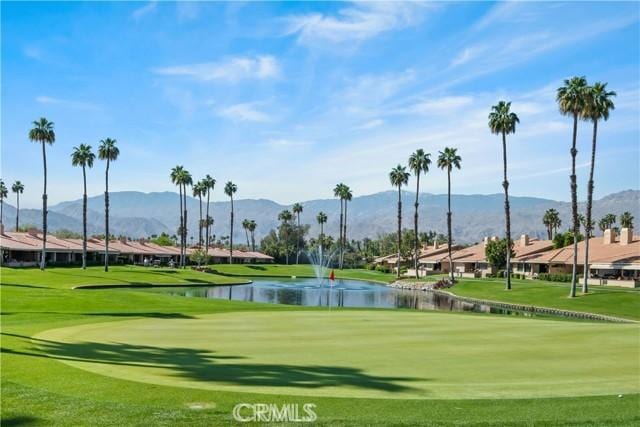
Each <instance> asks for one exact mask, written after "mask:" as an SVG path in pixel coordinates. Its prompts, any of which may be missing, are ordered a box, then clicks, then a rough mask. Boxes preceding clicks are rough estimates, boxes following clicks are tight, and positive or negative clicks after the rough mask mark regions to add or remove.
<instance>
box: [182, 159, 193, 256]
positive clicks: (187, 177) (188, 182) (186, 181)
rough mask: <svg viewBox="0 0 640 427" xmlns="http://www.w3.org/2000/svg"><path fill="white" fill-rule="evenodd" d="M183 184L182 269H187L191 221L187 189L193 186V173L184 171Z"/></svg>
mask: <svg viewBox="0 0 640 427" xmlns="http://www.w3.org/2000/svg"><path fill="white" fill-rule="evenodd" d="M181 182H182V197H183V202H182V208H183V209H184V228H183V229H182V233H183V234H184V239H183V240H182V245H183V253H184V256H183V258H182V268H187V236H188V232H189V226H188V224H189V221H188V219H187V213H188V210H187V187H189V186H192V185H193V177H192V176H191V173H189V171H187V170H185V171H183V173H182V175H181Z"/></svg>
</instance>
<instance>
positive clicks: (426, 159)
mask: <svg viewBox="0 0 640 427" xmlns="http://www.w3.org/2000/svg"><path fill="white" fill-rule="evenodd" d="M429 165H431V154H430V153H425V152H424V150H423V149H422V148H419V149H417V150H416V151H415V152H414V153H412V154H411V156H409V169H410V170H411V172H413V174H414V175H415V177H416V201H415V203H414V207H415V209H416V210H415V212H414V214H413V232H414V239H415V249H414V250H415V256H414V258H413V268H414V269H415V271H416V279H418V278H419V277H420V276H419V274H418V258H419V257H420V236H419V235H418V206H419V202H418V197H419V195H420V175H422V174H423V173H425V174H426V173H427V172H429Z"/></svg>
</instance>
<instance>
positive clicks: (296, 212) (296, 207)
mask: <svg viewBox="0 0 640 427" xmlns="http://www.w3.org/2000/svg"><path fill="white" fill-rule="evenodd" d="M303 209H304V208H303V207H302V205H301V204H300V203H294V205H293V207H292V208H291V210H292V211H293V214H294V215H295V216H296V221H297V222H298V230H297V231H296V264H299V263H300V238H301V237H302V236H301V235H300V231H301V230H300V214H301V213H302V211H303Z"/></svg>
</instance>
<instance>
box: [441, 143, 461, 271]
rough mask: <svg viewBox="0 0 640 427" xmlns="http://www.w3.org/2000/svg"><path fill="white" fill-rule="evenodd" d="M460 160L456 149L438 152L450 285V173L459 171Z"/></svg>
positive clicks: (451, 263) (451, 261) (451, 266)
mask: <svg viewBox="0 0 640 427" xmlns="http://www.w3.org/2000/svg"><path fill="white" fill-rule="evenodd" d="M461 161H462V158H461V157H460V156H459V155H458V149H457V148H450V147H445V149H444V151H439V152H438V167H439V168H440V169H443V170H444V169H446V170H447V243H448V246H449V248H448V250H449V273H450V274H451V283H453V282H454V280H455V278H454V275H453V258H452V257H451V245H452V241H453V238H452V235H451V171H452V170H453V168H456V169H460V162H461Z"/></svg>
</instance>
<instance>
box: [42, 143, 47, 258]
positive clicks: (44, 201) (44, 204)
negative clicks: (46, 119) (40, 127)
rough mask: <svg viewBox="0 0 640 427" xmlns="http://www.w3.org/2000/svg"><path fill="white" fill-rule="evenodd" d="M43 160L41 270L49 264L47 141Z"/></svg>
mask: <svg viewBox="0 0 640 427" xmlns="http://www.w3.org/2000/svg"><path fill="white" fill-rule="evenodd" d="M41 143H42V162H43V164H44V192H43V193H42V257H41V258H40V270H44V268H45V266H46V264H47V154H46V150H45V142H44V141H42V142H41Z"/></svg>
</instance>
